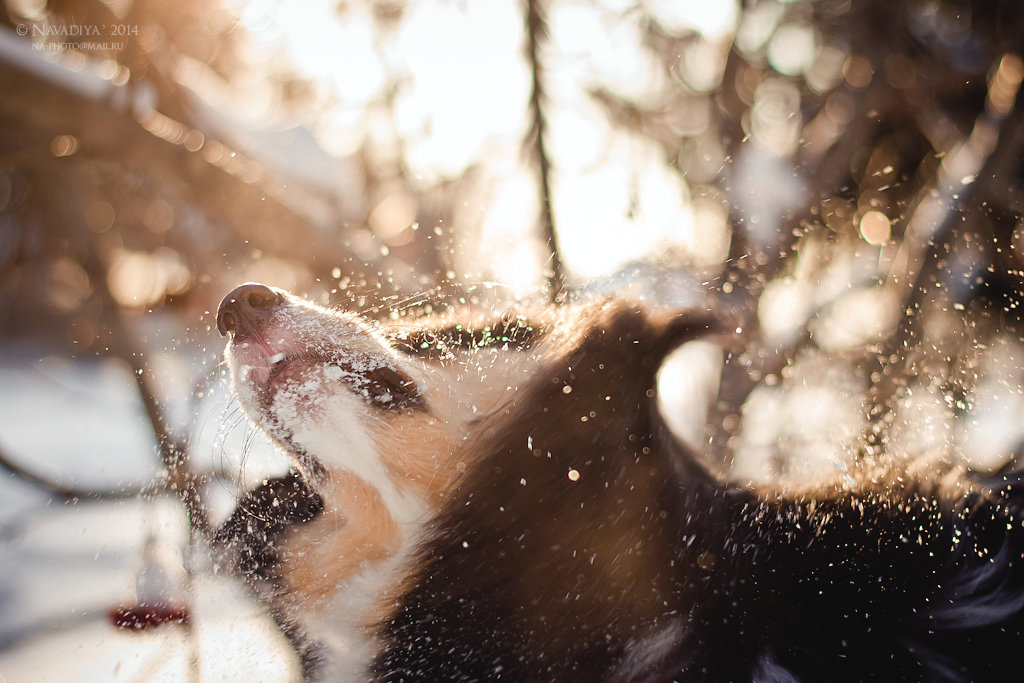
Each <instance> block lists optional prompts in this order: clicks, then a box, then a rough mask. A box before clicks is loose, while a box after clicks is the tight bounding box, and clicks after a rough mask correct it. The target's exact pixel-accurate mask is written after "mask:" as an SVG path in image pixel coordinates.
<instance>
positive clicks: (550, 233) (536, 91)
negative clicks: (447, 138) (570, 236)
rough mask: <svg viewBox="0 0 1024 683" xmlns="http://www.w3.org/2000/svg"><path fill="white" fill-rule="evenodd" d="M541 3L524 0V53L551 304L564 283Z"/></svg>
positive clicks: (559, 297)
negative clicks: (549, 146) (553, 188)
mask: <svg viewBox="0 0 1024 683" xmlns="http://www.w3.org/2000/svg"><path fill="white" fill-rule="evenodd" d="M541 2H542V0H525V10H526V38H527V46H526V47H527V49H526V52H527V57H528V59H529V62H530V76H531V88H530V132H529V137H528V140H529V141H530V143H532V147H533V157H534V161H535V162H536V163H537V183H538V185H539V188H538V189H539V195H540V196H539V200H540V227H541V233H542V235H543V237H544V244H545V245H546V246H547V249H548V265H549V266H550V268H551V275H550V276H549V277H548V297H549V298H550V300H551V301H552V302H553V303H560V302H562V301H563V300H564V299H565V286H566V283H565V269H564V267H563V265H562V257H561V252H560V251H559V248H558V235H557V233H556V231H555V217H554V211H553V210H552V207H551V160H550V158H549V157H548V151H547V147H546V136H547V119H546V117H545V116H544V100H545V93H544V84H543V65H542V64H541V56H540V50H541V44H542V42H543V40H544V38H545V37H546V35H547V29H546V20H545V18H544V15H543V8H542V7H541Z"/></svg>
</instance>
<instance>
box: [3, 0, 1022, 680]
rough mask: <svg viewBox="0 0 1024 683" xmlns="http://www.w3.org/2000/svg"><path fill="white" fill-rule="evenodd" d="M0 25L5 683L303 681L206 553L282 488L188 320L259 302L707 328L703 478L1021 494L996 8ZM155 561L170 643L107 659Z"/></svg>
mask: <svg viewBox="0 0 1024 683" xmlns="http://www.w3.org/2000/svg"><path fill="white" fill-rule="evenodd" d="M3 7H4V10H5V11H4V12H3V13H0V24H2V26H0V466H2V467H3V468H4V469H6V470H7V474H9V475H10V476H5V477H3V478H2V479H0V486H2V487H3V493H2V495H0V540H2V542H3V547H4V549H5V552H4V553H0V566H2V567H3V571H2V572H0V575H3V576H4V578H5V581H0V668H4V671H5V675H10V676H14V677H15V678H17V677H18V674H17V673H16V672H19V671H21V672H24V674H23V675H24V676H25V678H26V679H29V678H34V677H37V675H38V673H39V671H41V670H45V671H46V672H49V674H50V675H56V676H57V677H58V678H59V677H60V676H61V674H60V673H59V671H60V670H61V669H60V667H61V666H64V667H70V669H68V672H67V674H66V678H68V679H71V678H76V679H81V678H83V677H85V678H89V677H90V675H89V674H88V673H83V672H89V671H93V669H95V671H96V672H98V673H96V676H97V677H99V678H103V677H109V676H110V675H111V674H110V671H111V666H113V667H114V671H120V672H121V673H120V675H121V677H122V678H125V679H126V680H145V679H151V678H154V677H156V678H159V676H156V674H154V673H153V672H154V671H158V670H159V671H162V672H163V673H164V674H166V678H167V679H168V680H183V679H184V678H185V677H188V678H189V680H204V679H206V678H210V679H223V678H225V677H227V678H232V677H233V678H238V677H239V676H242V677H245V676H250V677H252V678H254V679H256V678H260V679H263V680H280V679H284V678H287V677H288V676H292V677H294V676H295V675H296V666H297V665H296V663H295V662H294V661H292V659H293V657H292V658H291V659H290V658H289V657H290V655H289V653H288V645H287V643H286V642H284V641H283V640H282V638H281V637H280V634H279V633H277V632H276V631H275V629H274V627H273V624H272V623H271V622H270V620H269V619H268V618H267V617H266V615H265V614H263V612H262V611H261V610H260V609H259V607H258V606H255V605H252V603H251V598H249V602H246V599H247V598H245V596H237V595H236V596H235V597H234V598H231V600H234V603H232V604H234V605H235V606H234V607H233V608H230V609H229V608H228V607H225V606H224V605H225V603H224V601H225V599H226V598H225V596H227V595H228V594H230V593H231V585H233V584H231V585H228V584H226V583H225V581H226V579H225V578H224V577H222V576H218V575H217V572H216V571H215V568H214V567H213V565H212V563H211V561H210V560H209V555H208V553H207V552H205V550H204V548H205V546H204V544H203V542H202V538H203V537H204V535H205V534H204V532H206V531H208V530H209V528H210V527H211V526H212V525H214V524H216V523H217V521H218V519H223V517H224V516H225V515H226V514H227V511H228V510H230V509H231V506H232V505H233V504H234V496H235V494H236V493H237V492H238V491H239V490H240V489H242V488H245V487H251V486H252V485H254V484H255V483H256V482H258V481H259V480H260V478H261V477H263V476H266V474H267V473H270V472H278V471H280V470H281V469H283V468H285V467H287V463H285V462H283V460H282V459H281V457H280V455H275V454H273V452H272V451H271V450H270V449H269V445H268V444H266V443H263V444H262V445H261V444H260V442H259V435H258V434H257V433H256V432H255V431H254V430H253V429H252V428H251V427H248V428H247V427H246V425H247V421H246V420H245V417H244V415H243V414H242V413H241V411H240V410H239V409H238V408H237V405H236V404H235V403H233V402H232V400H231V399H230V391H229V390H228V388H227V387H226V378H225V375H224V370H223V367H222V366H221V364H220V353H221V349H222V346H223V342H222V340H220V339H219V338H217V335H216V330H215V329H211V325H212V322H213V313H212V312H213V311H215V310H216V306H217V303H218V302H219V300H220V298H221V297H222V296H223V295H224V294H225V293H226V292H227V291H229V290H230V289H231V288H233V287H234V286H235V285H237V284H238V283H240V282H244V281H248V280H255V281H260V282H265V283H268V284H272V285H277V286H280V287H284V288H287V289H289V290H292V291H294V292H296V293H298V294H302V295H305V296H307V297H309V298H312V299H314V300H316V301H319V302H321V303H325V304H330V305H336V306H340V307H343V308H347V309H350V310H357V311H360V312H363V313H365V314H367V315H370V316H376V317H380V318H382V319H383V318H391V319H399V318H401V317H402V316H403V315H408V314H416V313H419V312H423V311H424V310H429V309H430V307H431V306H432V305H433V306H438V305H442V306H443V305H445V304H446V303H455V304H458V303H462V302H468V303H469V304H471V305H473V306H477V307H481V306H482V307H496V308H498V309H501V308H504V307H506V306H508V305H510V304H511V302H513V301H514V300H516V299H519V300H523V301H526V302H533V303H535V304H536V303H538V302H539V303H545V302H555V303H556V305H557V304H558V303H561V302H566V301H572V300H575V299H578V298H584V297H588V296H597V295H601V294H603V293H607V292H613V291H619V290H629V291H630V292H631V294H632V295H634V296H644V297H646V298H648V299H650V300H651V301H652V303H654V304H660V305H668V306H682V305H701V306H708V307H711V308H713V309H715V310H716V311H718V312H719V313H720V315H721V316H722V317H723V318H724V319H726V320H728V321H729V324H730V326H734V329H735V330H736V333H735V335H734V336H733V338H731V339H729V340H727V342H726V343H724V344H720V345H711V344H705V343H701V342H696V343H693V344H689V345H687V346H685V347H684V348H683V349H681V350H680V351H679V352H678V353H677V355H676V356H675V357H674V358H672V359H671V360H670V362H669V363H667V364H666V366H665V368H663V371H662V379H661V386H660V390H661V395H662V399H663V406H664V408H665V413H666V418H667V419H668V420H669V421H670V423H671V424H673V426H674V427H676V429H677V431H678V432H679V433H680V434H682V435H683V436H684V437H685V438H687V439H688V440H689V441H690V442H691V443H693V444H694V445H695V447H696V448H697V450H698V451H699V452H700V453H702V454H706V458H707V462H708V464H709V465H710V466H711V467H712V468H714V469H716V470H718V471H719V472H721V473H723V474H725V475H728V476H731V477H732V478H734V479H736V480H738V481H740V482H744V483H745V482H765V481H771V482H782V483H790V482H793V483H795V482H800V481H803V480H805V479H807V478H808V477H813V476H816V475H822V474H825V475H830V476H836V475H837V474H838V476H840V477H841V476H843V475H842V473H843V471H844V470H845V469H846V467H847V466H848V464H849V463H850V462H852V461H853V460H854V459H857V458H865V457H866V458H871V457H875V456H876V455H877V454H879V453H888V454H892V455H894V456H896V457H915V456H935V455H937V456H939V457H945V458H950V459H955V460H962V461H964V462H966V463H967V464H968V465H970V466H971V467H973V468H975V469H977V470H981V471H992V470H995V469H998V468H999V467H1001V466H1003V464H1004V463H1005V462H1006V461H1007V459H1011V466H1013V461H1012V458H1013V456H1015V454H1016V452H1017V451H1018V450H1019V447H1020V444H1021V443H1022V438H1024V423H1022V422H1021V420H1020V415H1022V414H1024V331H1022V325H1021V322H1022V318H1021V315H1022V305H1024V299H1022V297H1024V264H1022V260H1024V222H1022V216H1024V102H1022V99H1024V95H1022V92H1024V91H1022V89H1021V81H1022V77H1024V61H1022V58H1024V3H1017V2H999V1H996V0H859V1H854V0H817V1H810V0H786V1H784V0H487V2H482V1H468V0H416V1H412V0H409V1H404V0H341V1H333V0H302V1H301V2H296V1H290V2H285V1H284V0H220V1H219V2H214V3H200V2H196V1H195V0H178V1H175V2H170V1H169V0H51V1H47V0H4V3H3ZM260 449H263V451H265V452H267V453H269V454H268V455H267V454H265V457H264V458H262V459H261V457H257V456H258V452H259V451H260ZM154 452H155V453H157V454H158V457H156V458H154V457H153V453H154ZM275 458H276V459H275ZM26 491H28V492H27V493H26ZM140 492H141V493H145V494H146V495H145V496H143V497H139V496H138V494H139V493H140ZM178 498H180V499H181V500H182V501H183V502H184V504H185V505H184V511H185V512H186V513H187V514H182V506H181V505H179V504H178V502H177V500H178ZM110 500H118V501H120V502H118V503H116V504H113V505H103V504H100V505H95V504H90V505H75V506H71V505H67V506H64V505H52V503H54V502H62V503H65V504H66V503H70V502H78V501H110ZM12 510H13V512H12ZM186 518H187V519H186ZM188 529H191V530H193V531H198V532H200V533H198V534H193V535H189V534H188V533H187V531H188ZM159 558H163V559H159ZM154 568H160V571H159V572H156V573H157V574H159V575H160V576H165V577H168V578H167V583H168V584H174V587H173V589H172V590H170V591H167V592H165V593H164V594H162V596H161V597H160V598H159V599H160V600H162V601H166V602H168V604H167V605H164V606H165V607H168V608H174V609H169V611H168V613H169V614H174V613H179V614H186V615H187V614H189V611H190V610H191V614H192V618H193V626H189V625H187V624H186V625H185V627H184V628H183V629H178V630H170V629H164V630H160V631H158V632H157V635H156V636H154V638H152V639H150V640H149V641H143V640H139V639H133V638H132V637H131V634H129V635H127V636H126V635H124V634H122V633H121V632H118V631H116V630H114V629H113V628H112V627H111V625H110V623H108V621H107V619H106V617H105V616H104V615H106V614H107V610H108V609H110V608H111V607H112V606H114V605H122V606H123V605H129V606H130V605H132V604H137V605H143V604H144V603H145V597H144V594H145V593H146V591H145V590H143V589H144V587H145V586H146V585H148V584H149V583H151V582H150V581H149V580H148V579H146V578H145V577H149V576H152V575H153V574H154ZM144 579H145V580H144ZM172 579H173V580H172ZM239 588H240V587H239V586H235V589H236V590H235V593H237V592H238V590H237V589H239ZM168 596H170V597H168ZM133 601H134V603H133ZM218 605H219V606H218ZM247 605H251V606H247ZM179 608H180V609H179ZM176 610H177V611H176ZM69 614H70V615H71V616H69ZM261 620H262V621H261ZM260 624H262V626H261V625H260ZM261 634H262V635H261ZM200 635H201V637H200ZM140 648H142V650H140ZM145 648H149V649H148V650H146V649H145ZM143 650H144V651H143ZM87 651H88V652H89V653H90V655H91V656H90V657H82V653H84V652H87ZM225 652H228V653H230V652H241V653H242V654H244V655H245V656H244V657H242V658H237V657H235V658H232V657H231V656H225V654H224V653H225ZM55 653H58V654H59V656H55ZM66 653H74V655H73V656H70V655H69V656H65V654H66ZM125 653H130V654H125ZM140 653H141V654H140ZM239 662H245V666H246V667H250V668H251V667H255V668H254V669H253V670H252V671H251V672H249V669H248V668H245V667H243V668H242V669H238V668H237V667H238V666H239ZM41 664H42V667H41ZM218 666H219V667H222V668H224V667H226V668H225V669H224V671H220V670H219V669H218V668H217V667H218ZM89 667H93V668H89ZM289 667H290V668H289ZM242 670H245V671H247V672H249V673H246V674H242V673H240V672H241V671H242ZM12 671H13V672H15V673H10V672H12ZM289 671H290V673H288V672H289ZM54 672H58V673H54ZM147 672H148V673H147ZM12 680H13V678H12Z"/></svg>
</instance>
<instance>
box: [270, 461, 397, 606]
mask: <svg viewBox="0 0 1024 683" xmlns="http://www.w3.org/2000/svg"><path fill="white" fill-rule="evenodd" d="M322 490H323V491H324V494H325V499H327V500H329V501H330V503H329V507H328V508H327V509H325V510H324V513H323V514H322V515H321V516H320V517H318V518H317V519H315V520H314V521H313V522H311V523H310V524H308V525H306V526H304V527H302V528H300V529H299V530H297V531H296V532H295V533H294V534H293V535H292V536H291V537H290V538H289V539H288V542H287V543H286V546H285V548H284V552H283V553H282V555H283V557H282V568H283V570H284V571H283V575H284V579H285V591H286V594H287V598H286V601H287V603H290V605H289V606H291V607H295V608H303V609H304V608H308V607H309V606H314V607H316V606H319V605H323V604H324V603H325V602H326V601H327V600H326V599H327V598H329V597H330V596H331V594H333V592H334V591H335V590H336V589H337V587H338V586H339V585H341V584H343V583H344V582H345V581H346V580H347V579H349V578H351V577H352V576H353V575H354V574H356V573H358V572H359V571H361V570H362V569H366V568H367V567H368V566H369V565H370V564H373V563H375V562H380V561H381V560H384V559H386V558H388V557H390V556H391V555H393V554H394V553H395V552H396V551H397V550H398V548H399V546H400V544H401V535H400V533H399V529H398V525H397V524H396V523H395V520H394V519H392V517H391V515H390V514H389V513H388V510H387V507H386V506H385V505H384V502H383V501H382V500H381V497H380V494H379V493H378V492H377V490H376V489H375V488H374V487H372V486H370V485H369V484H367V483H366V482H365V481H363V480H362V479H360V478H359V477H357V476H355V475H352V474H350V473H347V472H340V473H333V474H330V475H328V479H327V481H326V482H325V483H324V485H323V489H322Z"/></svg>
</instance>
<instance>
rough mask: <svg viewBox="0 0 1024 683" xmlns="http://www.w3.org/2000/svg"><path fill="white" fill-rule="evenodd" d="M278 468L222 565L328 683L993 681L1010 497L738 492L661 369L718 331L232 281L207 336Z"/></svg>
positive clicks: (666, 317)
mask: <svg viewBox="0 0 1024 683" xmlns="http://www.w3.org/2000/svg"><path fill="white" fill-rule="evenodd" d="M217 323H218V329H219V330H220V332H221V333H222V334H226V335H228V336H229V338H230V341H229V343H228V347H227V351H226V358H227V363H228V366H229V367H230V370H231V375H232V379H233V384H234V389H235V392H236V393H237V395H238V398H239V401H240V403H241V405H242V407H243V409H244V410H245V412H246V413H247V414H248V415H249V417H250V418H251V419H252V420H253V421H254V422H255V423H256V424H257V425H259V426H260V428H262V429H263V430H264V431H265V432H266V433H267V434H268V435H269V436H270V437H271V438H272V439H273V440H274V441H275V442H276V443H277V444H278V445H279V446H280V447H281V448H282V449H283V450H284V451H285V452H287V453H288V454H289V456H290V457H291V461H292V463H293V470H292V472H290V473H289V474H288V475H287V476H286V477H283V478H281V479H276V480H271V481H268V482H265V483H264V484H263V485H262V486H260V487H258V488H257V489H256V490H254V491H252V492H250V493H249V494H247V495H246V496H245V497H244V498H243V499H242V500H241V501H240V502H239V505H238V507H237V508H236V510H235V512H234V514H233V515H232V516H231V518H230V519H229V520H228V521H227V522H226V523H225V524H224V526H223V527H222V528H221V529H220V530H219V531H218V533H217V535H216V538H215V545H217V546H218V547H220V548H221V549H222V550H221V552H222V555H223V557H225V558H227V560H226V561H228V562H231V563H232V564H233V565H234V566H235V567H236V568H238V569H239V571H241V572H242V573H243V574H244V575H245V576H246V577H247V578H248V579H249V581H250V583H251V584H252V585H253V586H254V587H256V588H257V590H258V591H259V593H260V594H261V595H262V596H263V597H264V598H265V600H266V601H267V603H268V605H269V606H270V609H271V611H272V613H273V614H274V615H275V617H276V618H277V619H278V622H279V623H281V625H282V628H283V629H284V630H285V632H286V633H287V634H288V635H289V636H290V637H292V639H293V642H295V643H296V647H297V648H298V650H299V653H300V655H301V656H302V660H303V663H304V670H305V672H306V674H307V676H308V677H310V678H318V679H322V680H367V679H374V680H381V681H413V680H466V681H469V680H511V681H519V680H529V681H533V680H588V681H590V680H607V681H672V680H680V681H759V682H767V681H817V680H936V681H940V680H941V681H948V680H964V681H970V680H974V681H977V680H1010V679H1012V678H1013V677H1015V676H1017V675H1020V672H1021V670H1022V665H1024V647H1022V646H1024V494H1022V493H1021V491H1022V488H1021V479H1020V476H1019V475H1018V474H1017V473H1016V472H1015V471H1013V470H1012V469H1010V468H1008V469H1007V470H1006V471H1005V472H1000V473H998V474H996V475H993V476H990V477H981V476H978V475H974V474H972V473H970V472H967V471H965V470H963V469H962V468H960V467H957V466H955V465H951V464H948V463H943V462H941V461H938V460H929V461H916V462H911V463H902V464H898V463H889V462H886V461H884V460H883V459H881V458H878V459H872V460H868V459H865V460H863V461H861V462H858V463H857V464H856V465H855V466H854V467H852V468H850V470H848V471H847V472H845V473H843V476H842V477H837V478H836V480H834V481H825V482H820V483H817V484H815V485H807V486H805V487H803V488H800V489H790V490H781V489H779V490H776V489H773V488H771V487H752V486H739V485H736V484H733V483H730V482H728V481H725V480H722V479H721V478H720V477H717V476H713V474H712V473H711V472H710V471H709V470H708V469H707V468H706V467H704V466H703V465H702V463H701V461H700V459H699V457H697V455H696V454H694V453H693V452H691V451H690V450H689V449H687V448H686V447H684V446H683V445H681V444H680V443H679V442H678V440H677V439H676V438H675V437H674V436H673V434H672V433H671V431H670V430H669V429H668V427H667V425H666V423H665V421H664V420H663V418H662V416H661V413H660V411H659V407H658V402H657V391H656V387H657V382H656V379H657V373H658V370H659V368H660V367H661V365H662V362H663V360H664V358H665V357H666V355H667V354H668V353H669V352H671V351H672V350H673V349H675V348H676V347H678V346H679V345H680V344H682V343H684V342H686V341H689V340H692V339H697V338H700V337H704V336H707V335H709V334H712V333H714V331H715V322H714V319H713V318H712V317H711V316H709V315H707V314H705V313H701V312H695V311H689V312H682V313H680V312H664V311H656V310H653V309H651V308H650V307H649V306H647V305H640V304H637V303H635V302H628V301H619V300H614V299H609V300H602V301H597V302H594V303H591V304H586V305H580V306H567V307H563V308H560V309H557V310H548V311H542V312H541V313H540V314H539V315H537V316H519V315H506V316H501V317H499V318H498V319H496V320H493V321H489V322H481V321H473V320H472V319H471V318H465V319H461V318H459V317H458V316H457V315H448V316H440V317H438V318H433V317H428V318H426V319H423V320H419V321H412V322H407V321H404V320H400V321H398V322H395V323H393V324H386V325H385V324H371V323H369V322H367V321H365V320H363V319H361V318H360V317H358V316H356V315H354V314H351V313H344V312H336V311H331V310H328V309H325V308H321V307H318V306H315V305H313V304H310V303H308V302H305V301H303V300H301V299H299V298H297V297H294V296H292V295H290V294H288V293H286V292H283V291H281V290H277V289H273V288H270V287H266V286H263V285H258V284H247V285H243V286H241V287H239V288H237V289H235V290H234V291H233V292H231V293H230V294H228V296H227V297H225V299H224V300H223V302H222V303H221V305H220V308H219V310H218V315H217Z"/></svg>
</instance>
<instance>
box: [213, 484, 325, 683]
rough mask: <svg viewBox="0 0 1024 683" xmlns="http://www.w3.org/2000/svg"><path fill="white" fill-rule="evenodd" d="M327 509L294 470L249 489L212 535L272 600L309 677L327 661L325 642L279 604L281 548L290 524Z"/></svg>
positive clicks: (216, 544) (231, 563)
mask: <svg viewBox="0 0 1024 683" xmlns="http://www.w3.org/2000/svg"><path fill="white" fill-rule="evenodd" d="M323 509H324V503H323V499H322V498H321V497H320V495H319V494H318V493H316V491H314V490H313V489H312V488H310V486H309V485H308V484H307V483H306V482H305V481H304V480H303V478H302V475H300V474H299V473H298V472H295V471H289V472H288V474H286V475H285V476H283V477H277V478H275V479H267V480H264V481H263V483H262V484H260V485H259V486H257V487H256V488H255V489H253V490H252V491H249V492H247V493H246V494H245V495H244V496H243V497H242V498H241V499H240V500H239V501H238V506H237V507H236V508H235V510H234V512H232V513H231V516H230V517H229V518H228V520H227V521H226V522H224V524H223V525H221V527H220V528H219V529H217V532H216V533H215V534H214V537H213V541H212V542H213V547H214V548H217V549H218V552H219V553H220V555H221V558H222V561H224V562H226V563H227V564H228V565H229V566H230V567H232V568H233V569H234V570H235V571H236V572H237V573H238V574H239V575H240V576H241V577H242V578H244V579H245V581H246V582H247V583H248V584H249V586H250V587H251V588H252V589H253V591H254V592H255V593H256V594H257V595H258V596H260V597H261V598H262V599H263V600H264V601H266V602H267V603H269V605H270V609H271V615H272V616H273V617H274V620H275V621H276V622H277V624H278V626H279V627H280V628H281V631H282V632H283V633H284V634H285V636H287V637H288V639H289V640H290V641H291V642H292V644H293V645H294V647H295V650H296V652H297V653H298V654H299V657H300V660H301V662H302V668H303V673H304V675H305V676H306V677H307V678H309V677H312V676H314V675H315V673H316V671H317V670H318V669H319V668H320V666H321V665H322V661H321V655H320V651H319V650H320V648H319V645H318V644H317V643H315V642H313V641H312V640H310V638H309V637H308V636H307V634H305V633H304V632H303V631H302V630H301V629H300V628H299V626H298V625H297V624H295V623H294V621H293V620H292V619H291V618H290V617H289V616H288V615H287V614H286V613H285V610H284V609H283V608H282V606H280V605H278V604H277V600H276V598H277V596H278V595H279V594H280V591H281V588H282V577H281V572H280V566H279V562H280V558H279V556H278V550H277V548H278V544H279V542H280V541H281V540H282V539H283V537H284V536H285V535H286V534H287V533H288V531H289V530H290V529H291V528H293V527H294V526H296V525H299V524H306V523H308V522H310V521H312V520H313V519H315V518H316V517H317V515H319V514H320V513H322V512H323Z"/></svg>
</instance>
